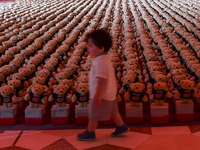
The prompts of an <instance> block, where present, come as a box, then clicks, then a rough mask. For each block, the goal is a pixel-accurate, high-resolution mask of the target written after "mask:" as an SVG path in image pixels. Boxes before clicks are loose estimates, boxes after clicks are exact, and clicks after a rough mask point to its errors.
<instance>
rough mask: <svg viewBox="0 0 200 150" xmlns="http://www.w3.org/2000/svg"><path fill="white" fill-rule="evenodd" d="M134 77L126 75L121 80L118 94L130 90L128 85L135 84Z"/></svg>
mask: <svg viewBox="0 0 200 150" xmlns="http://www.w3.org/2000/svg"><path fill="white" fill-rule="evenodd" d="M135 79H136V77H135V76H133V75H126V76H124V77H122V78H121V81H122V82H123V85H122V87H121V89H120V90H119V94H123V93H125V92H127V91H129V90H131V88H130V84H131V83H134V82H135Z"/></svg>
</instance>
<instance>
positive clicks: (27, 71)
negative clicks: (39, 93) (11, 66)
mask: <svg viewBox="0 0 200 150" xmlns="http://www.w3.org/2000/svg"><path fill="white" fill-rule="evenodd" d="M18 72H19V73H22V74H23V75H24V77H23V79H22V80H21V82H22V85H23V86H24V88H27V87H28V85H31V84H32V82H31V79H32V76H31V70H30V69H28V68H24V67H21V68H19V69H18Z"/></svg>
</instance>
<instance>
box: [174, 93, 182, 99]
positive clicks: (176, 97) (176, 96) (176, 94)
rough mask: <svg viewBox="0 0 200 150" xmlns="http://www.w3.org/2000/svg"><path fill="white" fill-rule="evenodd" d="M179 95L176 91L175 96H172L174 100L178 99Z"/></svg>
mask: <svg viewBox="0 0 200 150" xmlns="http://www.w3.org/2000/svg"><path fill="white" fill-rule="evenodd" d="M180 95H181V94H180V92H179V91H176V92H175V94H174V99H179V98H180Z"/></svg>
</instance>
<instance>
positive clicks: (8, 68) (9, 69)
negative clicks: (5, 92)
mask: <svg viewBox="0 0 200 150" xmlns="http://www.w3.org/2000/svg"><path fill="white" fill-rule="evenodd" d="M12 71H13V66H12V65H4V66H2V67H1V68H0V73H1V74H2V75H3V83H7V77H8V76H9V75H10V74H11V73H12Z"/></svg>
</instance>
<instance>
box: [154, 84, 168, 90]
mask: <svg viewBox="0 0 200 150" xmlns="http://www.w3.org/2000/svg"><path fill="white" fill-rule="evenodd" d="M166 88H167V83H164V82H157V83H155V84H154V89H155V90H166Z"/></svg>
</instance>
